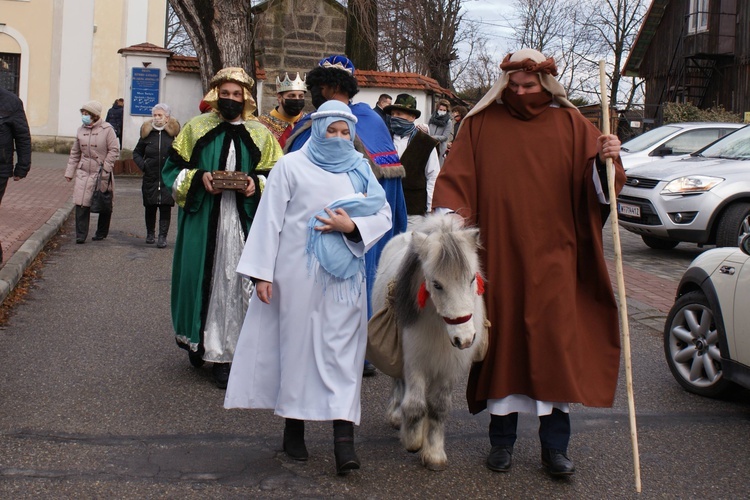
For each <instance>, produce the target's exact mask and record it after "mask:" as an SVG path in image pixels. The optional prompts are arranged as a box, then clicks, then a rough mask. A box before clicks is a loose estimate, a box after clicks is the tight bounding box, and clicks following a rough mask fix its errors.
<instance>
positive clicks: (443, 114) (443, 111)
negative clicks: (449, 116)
mask: <svg viewBox="0 0 750 500" xmlns="http://www.w3.org/2000/svg"><path fill="white" fill-rule="evenodd" d="M446 113H447V111H445V110H443V109H439V110H438V116H445V114H446Z"/></svg>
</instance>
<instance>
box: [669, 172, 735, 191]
mask: <svg viewBox="0 0 750 500" xmlns="http://www.w3.org/2000/svg"><path fill="white" fill-rule="evenodd" d="M722 182H724V179H722V178H721V177H709V176H707V175H688V176H685V177H680V178H679V179H675V180H673V181H671V182H670V183H669V184H667V186H666V187H665V188H664V189H662V191H661V194H690V193H703V192H705V191H709V190H711V189H713V188H714V187H716V186H718V185H719V184H721V183H722Z"/></svg>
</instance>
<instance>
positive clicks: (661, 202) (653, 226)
mask: <svg viewBox="0 0 750 500" xmlns="http://www.w3.org/2000/svg"><path fill="white" fill-rule="evenodd" d="M627 175H628V179H627V182H626V184H625V187H624V188H623V189H622V192H621V193H620V195H619V196H618V197H617V212H618V216H619V221H620V225H621V226H622V227H624V228H625V229H627V230H628V231H631V232H633V233H636V234H639V235H640V236H641V238H642V239H643V241H644V243H646V245H648V246H649V247H651V248H657V249H669V248H674V247H675V246H677V244H678V243H679V242H681V241H686V242H693V243H698V244H699V245H704V244H708V245H711V244H715V245H716V246H720V247H727V246H733V247H736V246H737V245H738V243H739V241H740V239H741V238H742V236H744V235H745V234H748V233H750V126H746V127H743V128H741V129H739V130H736V131H735V132H733V133H731V134H729V135H727V136H725V137H723V138H721V139H719V140H718V141H716V142H714V143H712V144H710V145H708V146H706V147H705V148H703V149H701V150H699V151H696V152H695V153H693V154H691V155H690V156H689V157H686V158H682V159H678V160H671V161H664V162H659V163H658V166H653V165H643V166H641V167H634V168H632V169H629V170H628V171H627Z"/></svg>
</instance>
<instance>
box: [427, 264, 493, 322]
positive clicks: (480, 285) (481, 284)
mask: <svg viewBox="0 0 750 500" xmlns="http://www.w3.org/2000/svg"><path fill="white" fill-rule="evenodd" d="M476 277H477V295H483V294H484V280H483V279H482V276H480V275H479V273H477V274H476ZM429 298H430V292H428V291H427V286H426V285H425V284H424V281H423V282H422V284H421V285H419V292H418V293H417V305H419V308H420V309H424V306H425V304H427V299H429ZM465 317H466V316H462V318H465ZM468 317H469V318H471V315H469V316H468ZM443 319H445V318H443ZM458 319H461V318H458ZM451 321H453V320H451ZM466 321H468V319H467V320H464V321H459V322H458V323H450V321H448V320H446V322H447V323H450V324H451V325H457V324H460V323H466Z"/></svg>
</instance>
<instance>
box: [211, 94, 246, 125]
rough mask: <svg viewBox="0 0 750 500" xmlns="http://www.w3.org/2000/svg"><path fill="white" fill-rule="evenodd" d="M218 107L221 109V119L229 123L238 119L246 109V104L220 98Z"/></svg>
mask: <svg viewBox="0 0 750 500" xmlns="http://www.w3.org/2000/svg"><path fill="white" fill-rule="evenodd" d="M217 106H218V108H219V113H221V117H222V118H224V119H225V120H227V121H232V120H235V119H237V118H238V117H239V116H240V115H241V114H242V110H243V109H245V103H244V102H238V101H235V100H234V99H226V98H224V97H220V98H219V101H218V103H217Z"/></svg>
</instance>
